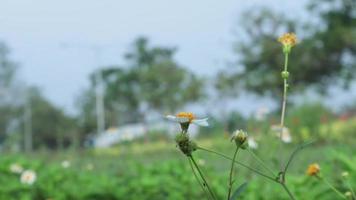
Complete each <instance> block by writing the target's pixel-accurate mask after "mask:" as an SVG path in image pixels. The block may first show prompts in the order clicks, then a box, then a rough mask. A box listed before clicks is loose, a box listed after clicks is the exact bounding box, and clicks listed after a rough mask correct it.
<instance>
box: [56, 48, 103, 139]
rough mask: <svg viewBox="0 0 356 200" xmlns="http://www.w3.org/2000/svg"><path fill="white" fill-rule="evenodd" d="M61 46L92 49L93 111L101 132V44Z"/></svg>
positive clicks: (98, 131)
mask: <svg viewBox="0 0 356 200" xmlns="http://www.w3.org/2000/svg"><path fill="white" fill-rule="evenodd" d="M61 47H62V48H73V47H74V48H85V49H89V50H91V51H92V53H93V56H92V58H94V59H93V65H94V67H95V68H96V70H95V71H94V79H95V111H96V126H97V133H98V134H100V133H103V132H104V131H105V105H104V88H103V81H102V80H103V78H102V74H101V72H100V65H101V52H102V48H103V47H102V46H98V45H86V44H84V45H83V44H82V45H81V44H78V45H71V44H62V45H61Z"/></svg>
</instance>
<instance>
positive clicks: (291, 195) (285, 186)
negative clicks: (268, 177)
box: [281, 183, 295, 200]
mask: <svg viewBox="0 0 356 200" xmlns="http://www.w3.org/2000/svg"><path fill="white" fill-rule="evenodd" d="M281 185H282V187H283V188H284V190H285V191H286V192H287V194H288V195H289V197H290V199H292V200H295V197H294V196H293V194H292V193H291V192H290V190H289V189H288V187H287V185H286V184H285V183H281Z"/></svg>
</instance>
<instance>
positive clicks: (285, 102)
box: [279, 53, 289, 171]
mask: <svg viewBox="0 0 356 200" xmlns="http://www.w3.org/2000/svg"><path fill="white" fill-rule="evenodd" d="M288 55H289V54H288V53H285V54H284V56H285V57H284V71H285V72H287V70H288ZM287 92H288V81H287V78H286V77H284V78H283V100H282V111H281V112H282V113H281V123H280V128H281V131H280V134H279V138H280V140H281V143H280V145H279V151H281V148H282V144H283V140H282V135H283V130H284V118H285V114H286V104H287ZM280 166H281V171H282V170H283V161H282V156H280Z"/></svg>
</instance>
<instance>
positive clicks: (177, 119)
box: [166, 115, 189, 123]
mask: <svg viewBox="0 0 356 200" xmlns="http://www.w3.org/2000/svg"><path fill="white" fill-rule="evenodd" d="M166 118H167V119H168V120H169V121H172V122H178V123H186V122H189V118H187V117H176V116H174V115H167V116H166Z"/></svg>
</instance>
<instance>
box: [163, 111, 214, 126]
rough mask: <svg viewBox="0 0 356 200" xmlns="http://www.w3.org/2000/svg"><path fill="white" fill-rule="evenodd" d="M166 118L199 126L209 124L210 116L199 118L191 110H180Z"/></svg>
mask: <svg viewBox="0 0 356 200" xmlns="http://www.w3.org/2000/svg"><path fill="white" fill-rule="evenodd" d="M166 118H167V119H168V120H170V121H174V122H178V123H180V124H185V123H188V124H191V123H193V124H196V125H198V126H208V125H209V124H208V118H203V119H197V118H196V117H195V115H194V114H193V113H191V112H180V113H178V114H176V115H175V116H174V115H167V116H166Z"/></svg>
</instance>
